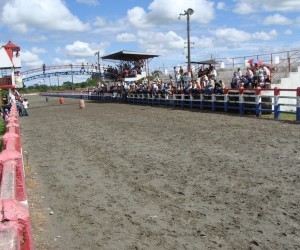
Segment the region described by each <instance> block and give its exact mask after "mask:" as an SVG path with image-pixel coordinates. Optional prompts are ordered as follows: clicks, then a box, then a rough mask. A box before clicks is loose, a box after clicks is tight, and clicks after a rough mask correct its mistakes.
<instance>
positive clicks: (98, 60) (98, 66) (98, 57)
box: [95, 51, 101, 84]
mask: <svg viewBox="0 0 300 250" xmlns="http://www.w3.org/2000/svg"><path fill="white" fill-rule="evenodd" d="M95 56H97V69H98V77H99V79H98V80H99V83H98V84H100V73H101V71H100V51H97V52H96V53H95Z"/></svg>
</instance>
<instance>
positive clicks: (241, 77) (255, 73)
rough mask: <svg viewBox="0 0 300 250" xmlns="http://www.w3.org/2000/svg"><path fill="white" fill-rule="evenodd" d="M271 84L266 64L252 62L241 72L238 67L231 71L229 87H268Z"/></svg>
mask: <svg viewBox="0 0 300 250" xmlns="http://www.w3.org/2000/svg"><path fill="white" fill-rule="evenodd" d="M270 84H271V78H270V70H269V68H268V67H267V66H266V65H258V64H254V65H251V66H250V67H247V69H246V71H245V72H244V73H243V72H242V71H241V69H240V68H238V70H237V71H235V72H234V73H233V77H232V81H231V88H240V87H243V88H257V87H261V88H268V87H269V86H270Z"/></svg>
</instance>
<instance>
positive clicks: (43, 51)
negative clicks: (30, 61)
mask: <svg viewBox="0 0 300 250" xmlns="http://www.w3.org/2000/svg"><path fill="white" fill-rule="evenodd" d="M31 51H32V52H33V53H35V54H45V53H47V50H45V49H43V48H38V47H33V48H32V49H31Z"/></svg>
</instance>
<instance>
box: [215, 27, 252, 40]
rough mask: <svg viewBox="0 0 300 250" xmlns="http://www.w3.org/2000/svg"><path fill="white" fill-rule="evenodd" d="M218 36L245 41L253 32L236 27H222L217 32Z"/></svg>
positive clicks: (222, 38) (223, 38) (224, 38)
mask: <svg viewBox="0 0 300 250" xmlns="http://www.w3.org/2000/svg"><path fill="white" fill-rule="evenodd" d="M214 33H215V35H216V37H217V38H219V39H221V40H224V41H231V42H245V41H248V40H249V39H251V33H248V32H245V31H242V30H237V29H235V28H220V29H217V30H216V31H215V32H214Z"/></svg>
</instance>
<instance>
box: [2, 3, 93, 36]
mask: <svg viewBox="0 0 300 250" xmlns="http://www.w3.org/2000/svg"><path fill="white" fill-rule="evenodd" d="M0 21H1V24H2V25H7V26H9V27H11V28H12V29H13V30H15V31H18V32H23V33H25V32H28V31H30V30H32V29H34V28H43V29H46V30H57V31H85V30H88V29H89V28H90V26H89V24H84V23H82V22H81V21H80V20H79V19H78V18H77V17H76V16H74V15H72V13H71V12H70V11H69V10H68V9H67V7H66V6H65V4H64V2H63V1H61V0H43V1H41V0H11V1H9V2H8V1H7V2H6V3H5V4H4V5H3V7H2V10H1V13H0Z"/></svg>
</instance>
